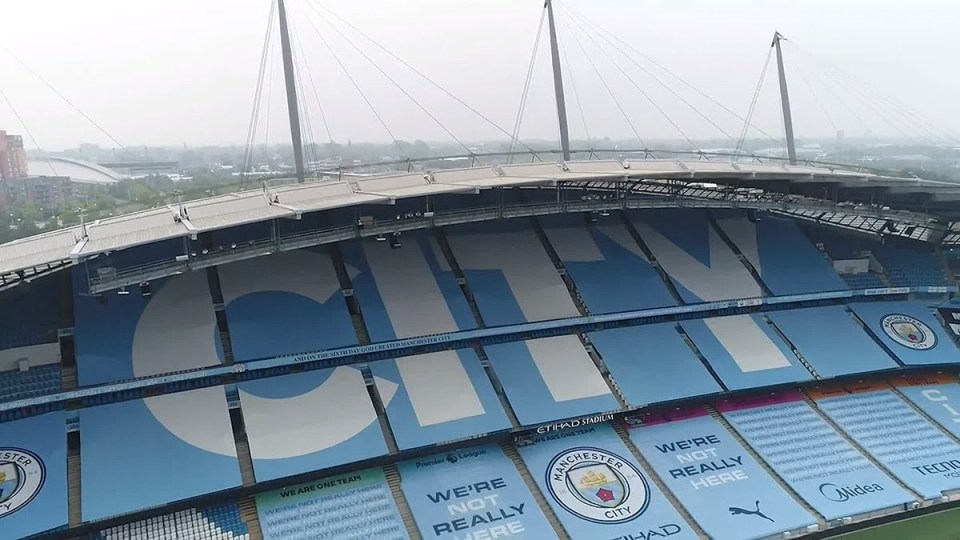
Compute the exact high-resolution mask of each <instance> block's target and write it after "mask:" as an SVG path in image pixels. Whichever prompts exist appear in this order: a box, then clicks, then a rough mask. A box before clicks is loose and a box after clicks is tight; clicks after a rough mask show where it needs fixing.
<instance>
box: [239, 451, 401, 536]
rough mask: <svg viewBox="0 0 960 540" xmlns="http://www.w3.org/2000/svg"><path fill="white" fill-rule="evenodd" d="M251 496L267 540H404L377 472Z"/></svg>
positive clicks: (394, 507)
mask: <svg viewBox="0 0 960 540" xmlns="http://www.w3.org/2000/svg"><path fill="white" fill-rule="evenodd" d="M256 498H257V514H258V517H259V519H260V526H261V528H262V529H263V537H264V538H265V539H266V540H288V539H300V538H302V539H337V538H376V539H377V540H405V539H406V538H408V535H407V531H406V527H404V524H403V518H402V517H400V512H399V511H398V510H397V504H396V501H395V500H394V498H393V494H392V493H391V492H390V486H389V485H388V484H387V480H386V478H385V477H384V475H383V471H382V470H381V469H367V470H365V471H355V472H350V473H346V474H342V475H339V476H334V477H331V478H323V479H321V480H314V481H312V482H307V483H303V484H298V485H295V486H287V487H283V488H281V489H278V490H276V491H268V492H266V493H260V494H259V495H257V496H256Z"/></svg>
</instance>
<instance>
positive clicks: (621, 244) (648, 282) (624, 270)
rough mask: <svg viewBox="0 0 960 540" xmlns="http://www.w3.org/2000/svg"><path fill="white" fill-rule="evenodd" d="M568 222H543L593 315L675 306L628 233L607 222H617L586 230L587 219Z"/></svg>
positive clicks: (551, 219)
mask: <svg viewBox="0 0 960 540" xmlns="http://www.w3.org/2000/svg"><path fill="white" fill-rule="evenodd" d="M561 217H563V218H567V219H562V220H561V219H560V218H561ZM570 217H572V216H547V217H546V218H541V222H542V223H543V224H544V227H545V229H544V230H545V231H546V234H547V237H548V238H549V240H550V243H551V244H552V245H553V248H554V250H555V251H556V253H557V256H558V257H559V258H560V260H561V261H563V264H564V267H565V268H566V269H567V273H568V274H569V275H570V277H571V278H573V281H574V283H576V286H577V291H578V292H579V293H580V296H581V298H582V299H583V302H584V303H585V304H586V306H587V309H589V310H590V313H616V312H619V311H628V310H634V309H650V308H657V307H664V306H673V305H676V302H675V301H674V300H673V297H672V296H671V295H670V291H668V290H667V287H666V286H665V285H664V283H663V281H662V280H661V279H660V275H659V274H658V273H657V271H656V270H654V268H653V266H651V265H650V263H648V262H647V260H646V257H645V256H644V255H643V252H642V251H641V250H640V248H639V246H638V245H637V243H636V241H635V240H634V239H633V238H632V237H631V236H630V233H629V232H628V230H627V229H626V227H624V226H623V225H622V224H619V223H616V222H608V221H607V220H612V219H613V218H606V219H605V220H604V221H601V223H599V224H597V225H594V226H590V227H587V226H585V225H584V222H583V219H577V220H574V221H573V222H571V220H570V219H569V218H570ZM576 217H577V218H579V217H580V216H579V215H578V216H576Z"/></svg>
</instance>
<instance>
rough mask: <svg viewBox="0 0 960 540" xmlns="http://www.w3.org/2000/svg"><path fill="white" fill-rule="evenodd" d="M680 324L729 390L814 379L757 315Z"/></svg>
mask: <svg viewBox="0 0 960 540" xmlns="http://www.w3.org/2000/svg"><path fill="white" fill-rule="evenodd" d="M711 325H714V327H713V328H711ZM680 326H682V327H683V329H684V331H685V332H686V333H687V335H688V336H690V339H692V340H693V342H694V343H695V344H696V346H697V348H698V349H699V350H700V352H701V354H703V356H704V357H705V358H706V359H707V361H708V362H710V365H711V366H713V369H714V370H715V371H716V373H717V375H718V376H719V377H720V380H722V381H723V383H724V384H725V385H726V386H727V388H729V389H731V390H739V389H743V388H756V387H760V386H769V385H774V384H783V383H790V382H797V381H805V380H810V379H812V378H813V376H812V375H811V374H810V372H809V371H807V369H806V368H804V367H803V365H802V364H800V361H799V360H798V359H797V358H796V356H794V354H793V352H792V351H791V350H790V349H789V348H788V347H787V345H786V344H785V343H783V341H781V339H780V337H779V336H777V335H776V333H775V332H774V331H773V329H772V328H770V326H769V325H768V324H767V323H766V322H765V321H764V320H763V318H762V317H761V316H760V315H735V316H732V317H718V318H714V319H704V320H691V321H683V322H682V323H680Z"/></svg>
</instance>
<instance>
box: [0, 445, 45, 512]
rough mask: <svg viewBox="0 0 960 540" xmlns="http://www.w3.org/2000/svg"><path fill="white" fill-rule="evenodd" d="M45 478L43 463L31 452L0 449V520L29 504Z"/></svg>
mask: <svg viewBox="0 0 960 540" xmlns="http://www.w3.org/2000/svg"><path fill="white" fill-rule="evenodd" d="M45 478H46V469H45V468H44V466H43V462H42V461H40V458H39V457H37V456H36V455H35V454H33V453H32V452H28V451H26V450H21V449H19V448H0V518H3V517H6V516H9V515H10V514H12V513H14V512H16V511H17V510H19V509H21V508H23V507H24V506H26V505H27V504H29V503H30V501H32V500H33V499H34V497H36V496H37V494H38V493H40V489H41V488H42V487H43V482H44V480H45Z"/></svg>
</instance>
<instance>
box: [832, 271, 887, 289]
mask: <svg viewBox="0 0 960 540" xmlns="http://www.w3.org/2000/svg"><path fill="white" fill-rule="evenodd" d="M842 277H843V280H844V281H846V282H847V285H849V286H850V288H851V289H881V288H884V287H886V286H887V284H886V283H885V282H884V281H883V278H882V277H881V276H880V274H876V273H873V272H864V273H862V274H848V275H845V276H842Z"/></svg>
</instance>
